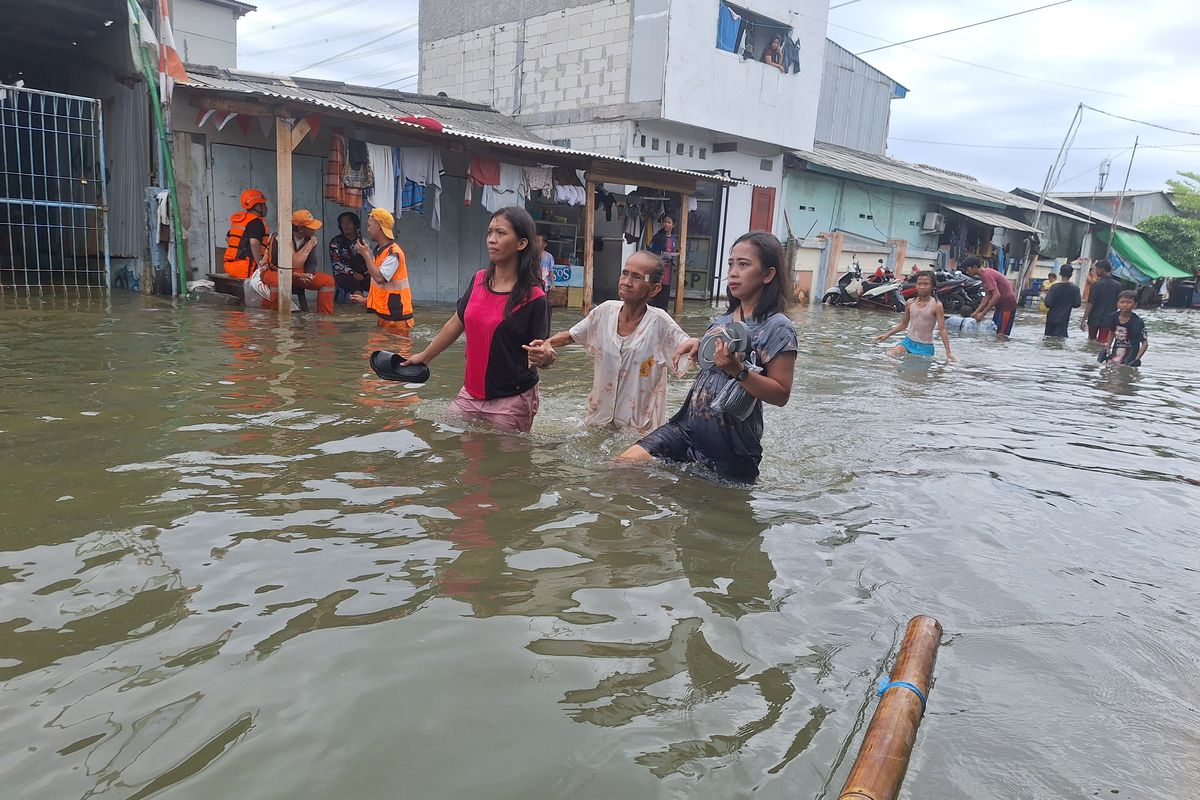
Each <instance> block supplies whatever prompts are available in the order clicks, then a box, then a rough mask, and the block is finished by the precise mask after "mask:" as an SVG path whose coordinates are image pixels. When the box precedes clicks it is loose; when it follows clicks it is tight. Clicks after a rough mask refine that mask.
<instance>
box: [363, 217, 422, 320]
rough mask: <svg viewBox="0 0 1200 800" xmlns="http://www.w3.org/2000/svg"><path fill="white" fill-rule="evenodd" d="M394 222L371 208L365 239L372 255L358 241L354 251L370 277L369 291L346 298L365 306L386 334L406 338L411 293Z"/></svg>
mask: <svg viewBox="0 0 1200 800" xmlns="http://www.w3.org/2000/svg"><path fill="white" fill-rule="evenodd" d="M395 224H396V220H395V218H394V217H393V216H392V215H391V214H390V213H389V212H388V211H387V210H385V209H382V208H375V209H372V210H371V215H370V216H369V217H368V218H367V235H368V236H370V237H371V241H372V242H374V243H375V252H374V253H372V252H371V249H370V248H369V247H367V243H366V242H364V241H362V240H359V241H358V243H357V244H355V245H354V251H355V252H356V253H358V254H359V255H360V256H362V259H363V261H364V262H366V264H367V272H369V273H370V274H371V289H370V291H369V292H368V294H367V296H366V298H365V299H364V298H363V297H362V295H354V294H352V295H350V300H351V302H354V303H361V304H365V305H366V307H367V308H368V309H370V310H371V311H374V312H375V315H376V316H377V317H379V327H381V328H383V329H385V330H387V331H388V332H389V333H398V334H400V335H402V336H408V334H409V332H410V331H411V330H412V327H413V324H414V323H413V305H412V289H411V288H410V287H409V284H408V264H407V262H406V261H405V259H404V251H403V250H401V249H400V245H398V244H396V234H395V233H393V232H392V229H393V227H394V226H395Z"/></svg>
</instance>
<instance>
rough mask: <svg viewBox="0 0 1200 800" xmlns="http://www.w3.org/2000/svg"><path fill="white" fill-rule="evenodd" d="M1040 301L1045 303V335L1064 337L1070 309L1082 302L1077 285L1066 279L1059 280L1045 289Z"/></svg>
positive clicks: (1068, 322) (1069, 320)
mask: <svg viewBox="0 0 1200 800" xmlns="http://www.w3.org/2000/svg"><path fill="white" fill-rule="evenodd" d="M1042 302H1043V303H1044V304H1045V305H1046V335H1047V336H1061V337H1063V338H1066V335H1067V326H1068V324H1070V322H1071V309H1073V308H1079V306H1080V304H1081V303H1082V302H1083V299H1082V298H1081V297H1080V294H1079V287H1078V286H1076V285H1075V284H1073V283H1068V282H1067V281H1059V282H1058V283H1056V284H1054V285H1053V286H1051V287H1050V288H1049V289H1048V290H1047V291H1046V297H1045V298H1044V299H1043V300H1042Z"/></svg>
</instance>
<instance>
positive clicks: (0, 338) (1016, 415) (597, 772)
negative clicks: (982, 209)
mask: <svg viewBox="0 0 1200 800" xmlns="http://www.w3.org/2000/svg"><path fill="white" fill-rule="evenodd" d="M338 312H339V313H338V316H337V317H335V318H334V319H333V320H332V321H330V320H318V319H314V318H311V317H296V318H295V319H294V321H293V322H292V323H291V324H290V325H287V326H284V327H279V326H277V325H276V324H275V323H274V317H272V316H271V315H269V314H261V313H257V312H251V313H245V312H241V311H230V310H223V309H215V308H211V307H205V306H196V305H189V304H187V303H180V304H177V305H172V304H171V303H168V302H165V301H162V300H155V299H143V298H139V297H136V296H132V295H128V294H124V293H120V292H117V293H114V294H113V295H112V296H111V297H105V296H103V295H101V296H99V297H96V298H91V299H87V298H84V299H78V298H66V299H64V298H54V299H42V298H37V297H34V298H28V297H23V296H22V297H17V298H13V297H12V296H9V297H7V298H0V356H2V359H0V437H2V438H0V442H2V443H3V444H2V447H3V458H2V459H0V497H2V502H0V531H2V538H0V680H2V681H3V683H2V684H0V685H2V691H0V775H2V776H3V779H2V780H3V786H4V788H3V790H0V793H2V794H3V796H4V797H5V798H39V799H40V798H52V799H53V800H72V799H73V798H121V799H122V800H129V799H132V798H146V797H159V796H161V797H170V798H173V799H174V798H185V799H186V798H205V799H208V798H225V797H230V798H232V797H237V798H280V797H287V798H289V799H290V800H308V799H309V798H312V799H314V800H315V799H317V798H322V799H323V798H350V799H355V800H356V799H357V798H384V797H388V798H392V797H421V798H447V799H458V798H489V799H492V798H495V799H497V800H500V799H503V798H580V799H585V798H735V797H736V798H741V797H754V798H822V797H828V798H835V797H836V796H837V793H838V791H839V789H840V788H841V785H842V781H843V780H844V778H845V775H846V772H847V770H848V769H849V765H850V763H851V761H852V760H853V758H854V755H855V753H856V752H857V748H858V744H859V742H860V740H861V736H862V732H863V729H864V727H865V724H866V722H867V721H868V720H869V719H870V715H871V713H872V712H873V710H874V708H875V705H876V698H875V695H874V692H873V689H874V687H875V685H876V682H877V680H878V679H879V677H880V676H881V675H883V674H884V673H885V671H886V669H887V667H888V665H889V664H890V659H891V658H892V657H894V654H895V651H896V648H897V646H898V642H899V638H900V636H901V634H902V632H903V629H904V626H905V624H906V622H907V620H908V619H909V618H910V617H911V616H913V615H915V614H919V613H922V614H930V615H932V616H934V617H936V618H938V619H939V620H940V621H941V623H942V625H943V626H944V628H945V636H944V639H943V645H942V649H941V652H940V655H939V657H938V663H937V669H936V673H935V674H936V679H935V685H934V688H933V691H932V694H931V697H930V704H929V710H928V713H927V715H926V717H925V719H924V722H923V725H922V728H921V731H920V735H919V737H918V740H917V747H916V751H915V753H914V757H913V760H912V763H911V766H910V768H909V773H908V778H907V781H906V784H905V790H904V796H905V797H908V798H939V799H940V798H971V799H972V800H979V798H1077V797H1078V798H1083V797H1114V796H1118V795H1119V796H1121V797H1130V798H1141V797H1149V796H1163V797H1167V796H1170V797H1195V796H1197V794H1200V769H1198V768H1197V766H1196V763H1197V762H1196V754H1197V752H1198V750H1200V711H1198V703H1197V691H1196V674H1197V673H1196V664H1197V663H1198V662H1200V626H1198V625H1197V616H1196V615H1197V599H1198V589H1200V546H1198V545H1197V541H1196V536H1197V533H1196V532H1197V531H1198V530H1200V516H1198V515H1200V468H1198V466H1197V464H1198V462H1200V444H1198V443H1197V418H1198V415H1200V372H1198V367H1200V357H1198V356H1197V354H1196V344H1195V342H1196V338H1197V336H1198V335H1200V314H1197V313H1189V312H1176V311H1156V312H1148V313H1147V314H1146V317H1147V319H1148V329H1149V333H1150V337H1151V342H1152V347H1151V350H1150V352H1149V355H1148V356H1147V358H1146V366H1145V367H1144V368H1143V369H1142V370H1140V372H1135V371H1130V370H1122V369H1118V368H1113V367H1105V368H1101V367H1100V366H1099V365H1098V364H1097V363H1096V361H1095V350H1094V349H1092V348H1090V347H1089V346H1088V345H1087V344H1086V343H1085V342H1083V341H1082V340H1081V339H1080V337H1079V334H1078V332H1077V331H1073V337H1074V338H1072V339H1070V340H1069V341H1067V342H1065V343H1044V342H1043V340H1042V338H1041V336H1040V330H1041V321H1040V319H1039V318H1038V317H1037V315H1036V314H1032V313H1026V314H1024V315H1023V317H1022V318H1021V319H1020V320H1019V322H1018V326H1017V329H1016V331H1015V336H1014V339H1013V340H1012V341H1009V342H1007V343H1000V342H996V341H994V340H984V339H966V338H963V339H955V340H954V343H955V345H956V346H957V349H958V355H959V356H960V363H958V364H954V365H946V364H944V363H943V362H940V361H939V362H937V363H934V364H933V365H929V364H928V363H926V362H920V361H917V360H909V361H901V362H897V361H893V360H890V359H888V358H887V357H885V356H884V355H883V354H882V351H881V350H880V349H879V348H877V347H875V346H872V345H870V344H869V337H870V335H872V334H874V333H876V332H878V331H880V330H881V329H883V328H884V327H886V326H887V325H889V324H891V322H892V321H893V319H894V318H892V317H887V316H883V315H880V314H876V313H871V312H864V311H857V310H853V309H820V308H817V309H801V310H797V311H796V312H794V317H795V319H796V321H797V323H798V325H799V326H800V350H801V352H800V356H799V359H798V364H797V374H796V381H795V389H794V391H793V394H792V400H791V403H790V405H788V406H787V407H786V408H783V409H777V408H768V409H767V411H766V436H765V441H764V445H765V449H766V452H767V455H766V458H765V460H764V463H763V469H762V477H761V479H760V481H759V483H758V484H757V485H756V486H754V487H752V488H747V487H737V486H725V485H721V484H717V483H714V482H712V481H709V480H707V479H706V478H704V477H703V476H699V475H695V474H689V473H686V472H682V471H679V470H673V469H668V468H657V469H650V470H644V469H640V468H632V469H631V468H626V469H617V470H614V469H611V468H610V467H609V466H608V460H609V458H610V457H611V456H612V455H613V454H615V453H618V452H620V451H621V450H622V449H623V448H624V446H625V445H626V444H627V443H628V441H630V438H629V437H625V436H620V435H609V434H604V433H601V432H596V431H586V430H583V428H582V411H583V405H584V403H583V399H584V397H585V395H586V391H587V387H588V385H589V384H590V365H589V362H588V361H587V358H586V356H585V355H584V354H583V353H582V352H581V351H579V350H577V349H576V350H567V351H565V352H564V357H563V358H562V360H561V361H560V366H558V367H556V368H555V369H553V370H550V371H548V372H547V373H544V376H543V383H542V392H543V395H542V398H543V399H542V411H541V413H540V414H539V416H538V418H537V421H536V423H535V426H534V432H533V433H532V434H530V435H525V436H522V435H514V434H504V433H498V432H492V431H486V430H481V429H468V430H463V429H462V427H460V426H459V425H457V424H452V423H450V422H448V421H447V420H446V419H445V418H444V413H443V412H444V410H445V407H446V405H447V403H448V401H449V400H450V399H451V398H452V397H453V396H454V394H455V393H456V392H457V390H458V388H459V387H460V385H461V375H462V352H463V351H462V345H461V343H459V344H458V345H456V346H455V347H454V348H452V349H451V350H449V351H447V353H446V354H445V355H443V356H442V357H441V358H440V359H439V360H438V361H436V362H435V363H434V365H433V372H434V375H433V379H432V380H431V381H430V383H429V384H428V385H426V386H424V387H417V388H406V387H404V386H401V385H396V384H384V383H382V382H380V381H378V380H376V379H375V378H374V376H373V375H370V374H369V373H368V372H367V370H366V361H365V359H366V355H367V353H368V352H369V351H370V350H372V349H376V348H379V347H387V345H388V342H387V340H386V339H385V338H384V337H383V336H382V335H381V334H378V333H376V332H375V329H374V327H373V324H372V322H371V320H370V319H369V318H368V317H367V316H365V315H363V314H361V313H356V312H357V309H354V310H351V309H348V308H339V309H338ZM447 312H448V309H447V308H436V309H429V308H419V309H418V321H419V323H420V324H419V325H418V327H417V330H416V338H417V340H418V341H419V342H424V341H425V340H427V339H428V337H430V336H432V334H433V333H434V332H435V331H436V329H437V326H438V325H440V323H441V322H442V320H443V319H444V317H445V315H446V313H447ZM707 313H708V312H707V310H705V309H700V308H697V309H695V310H693V311H691V312H689V314H688V316H687V318H686V320H685V327H686V328H687V329H688V330H690V331H701V330H703V328H704V325H705V322H706V319H707ZM555 317H556V320H555V327H556V329H557V328H560V327H565V326H566V324H567V323H568V322H569V320H570V318H571V315H569V314H566V313H563V312H561V311H556V315H555ZM687 385H688V384H687V382H686V381H676V382H674V383H673V384H672V386H671V405H672V406H677V405H678V402H679V401H680V400H682V398H683V396H684V394H685V393H686V389H687Z"/></svg>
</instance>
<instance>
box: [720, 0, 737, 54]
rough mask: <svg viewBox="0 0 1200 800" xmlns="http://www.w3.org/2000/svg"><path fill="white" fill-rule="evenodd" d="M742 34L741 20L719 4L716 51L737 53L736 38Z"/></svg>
mask: <svg viewBox="0 0 1200 800" xmlns="http://www.w3.org/2000/svg"><path fill="white" fill-rule="evenodd" d="M741 32H742V18H741V16H740V15H739V14H738V13H737V12H736V11H734V10H733V9H732V8H730V7H729V6H727V5H725V4H724V3H721V9H720V10H719V11H718V12H717V49H718V50H725V51H728V52H730V53H736V52H737V42H738V36H739V35H740V34H741Z"/></svg>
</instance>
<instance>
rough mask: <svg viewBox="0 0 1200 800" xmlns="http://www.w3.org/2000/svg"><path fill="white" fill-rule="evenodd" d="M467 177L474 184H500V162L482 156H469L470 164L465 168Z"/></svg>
mask: <svg viewBox="0 0 1200 800" xmlns="http://www.w3.org/2000/svg"><path fill="white" fill-rule="evenodd" d="M467 177H468V178H470V179H471V180H472V181H474V182H475V185H476V186H497V185H499V184H500V162H499V161H496V160H495V159H491V158H485V157H483V156H475V155H473V156H471V166H470V167H468V168H467Z"/></svg>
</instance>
